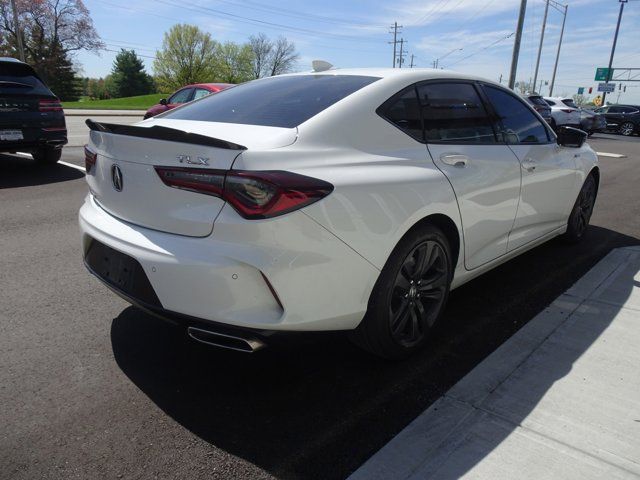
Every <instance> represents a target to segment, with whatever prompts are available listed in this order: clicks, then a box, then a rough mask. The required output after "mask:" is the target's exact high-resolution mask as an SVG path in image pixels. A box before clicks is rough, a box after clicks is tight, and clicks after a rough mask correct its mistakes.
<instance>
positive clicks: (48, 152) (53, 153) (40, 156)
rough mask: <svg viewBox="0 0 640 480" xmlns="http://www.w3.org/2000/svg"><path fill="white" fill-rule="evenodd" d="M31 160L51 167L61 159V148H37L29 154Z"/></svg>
mask: <svg viewBox="0 0 640 480" xmlns="http://www.w3.org/2000/svg"><path fill="white" fill-rule="evenodd" d="M31 156H32V157H33V159H34V160H35V161H36V162H38V163H42V164H44V165H52V164H54V163H56V162H58V160H60V158H61V157H62V149H61V148H39V149H38V150H34V151H33V152H31Z"/></svg>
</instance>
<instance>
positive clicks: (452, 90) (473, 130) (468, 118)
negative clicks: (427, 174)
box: [418, 82, 496, 144]
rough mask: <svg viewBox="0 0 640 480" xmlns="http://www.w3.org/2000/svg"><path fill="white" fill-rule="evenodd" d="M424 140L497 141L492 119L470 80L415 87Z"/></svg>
mask: <svg viewBox="0 0 640 480" xmlns="http://www.w3.org/2000/svg"><path fill="white" fill-rule="evenodd" d="M418 97H419V100H420V103H421V107H422V116H423V121H424V134H425V140H426V141H427V142H443V143H457V144H460V143H496V137H495V133H494V131H493V127H492V124H491V123H492V122H491V119H490V118H489V116H488V114H487V111H486V110H485V108H484V105H483V104H482V101H481V100H480V96H479V95H478V92H477V91H476V89H475V87H474V86H473V85H472V84H469V83H453V82H447V83H426V84H423V85H419V86H418Z"/></svg>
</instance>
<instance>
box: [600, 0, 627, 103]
mask: <svg viewBox="0 0 640 480" xmlns="http://www.w3.org/2000/svg"><path fill="white" fill-rule="evenodd" d="M618 1H619V2H620V13H618V24H617V25H616V34H615V35H614V37H613V45H612V46H611V56H610V57H609V70H608V74H607V79H606V80H605V81H604V83H606V84H608V83H609V77H612V76H613V75H612V74H611V66H612V65H613V55H614V54H615V53H616V43H618V32H619V31H620V22H621V21H622V11H623V10H624V4H625V3H627V0H618ZM605 98H607V92H602V105H606V103H605V101H604V100H605Z"/></svg>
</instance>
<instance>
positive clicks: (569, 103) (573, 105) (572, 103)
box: [562, 98, 578, 108]
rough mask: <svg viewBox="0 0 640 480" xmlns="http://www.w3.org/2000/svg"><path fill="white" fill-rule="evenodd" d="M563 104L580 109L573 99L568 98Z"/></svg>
mask: <svg viewBox="0 0 640 480" xmlns="http://www.w3.org/2000/svg"><path fill="white" fill-rule="evenodd" d="M562 103H564V104H565V105H566V106H567V107H571V108H578V107H577V105H576V104H575V102H574V101H573V100H572V99H571V98H567V99H565V100H562Z"/></svg>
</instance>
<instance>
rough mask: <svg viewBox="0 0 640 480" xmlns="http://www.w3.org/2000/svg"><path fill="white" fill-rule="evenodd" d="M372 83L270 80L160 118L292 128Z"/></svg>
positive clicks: (321, 77) (363, 79)
mask: <svg viewBox="0 0 640 480" xmlns="http://www.w3.org/2000/svg"><path fill="white" fill-rule="evenodd" d="M376 80H379V78H378V77H370V76H364V75H335V74H317V75H291V76H281V77H270V78H265V79H262V80H254V81H252V82H247V83H243V84H242V85H238V86H236V87H233V88H228V89H225V90H222V91H221V92H218V93H216V94H215V95H210V96H208V97H207V98H204V99H202V100H201V101H199V102H195V103H192V104H189V105H186V106H185V107H183V108H180V109H176V110H175V111H172V112H170V113H168V114H167V115H165V116H164V118H175V119H180V120H200V121H205V122H222V123H240V124H247V125H264V126H268V127H284V128H293V127H297V126H298V125H300V124H301V123H303V122H306V121H307V120H309V119H310V118H311V117H313V116H315V115H317V114H318V113H320V112H322V111H323V110H325V109H327V108H329V107H330V106H331V105H333V104H334V103H336V102H338V101H340V100H342V99H344V98H345V97H347V96H349V95H351V94H352V93H354V92H356V91H357V90H360V89H361V88H364V87H366V86H367V85H369V84H371V83H373V82H375V81H376Z"/></svg>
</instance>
